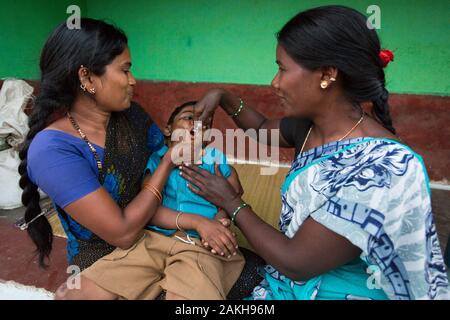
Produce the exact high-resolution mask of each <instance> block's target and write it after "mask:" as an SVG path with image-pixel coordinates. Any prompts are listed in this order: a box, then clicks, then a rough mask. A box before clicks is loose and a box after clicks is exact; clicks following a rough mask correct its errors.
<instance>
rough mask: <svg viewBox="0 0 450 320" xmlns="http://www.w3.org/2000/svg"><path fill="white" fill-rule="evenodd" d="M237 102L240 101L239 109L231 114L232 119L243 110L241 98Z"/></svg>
mask: <svg viewBox="0 0 450 320" xmlns="http://www.w3.org/2000/svg"><path fill="white" fill-rule="evenodd" d="M239 101H240V103H239V108H238V109H237V111H236V112H235V113H233V114H232V115H231V117H232V118H236V117H237V116H238V115H239V114H240V113H241V111H242V110H243V109H244V101H243V100H242V99H241V98H239Z"/></svg>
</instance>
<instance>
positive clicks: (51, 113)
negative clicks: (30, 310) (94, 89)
mask: <svg viewBox="0 0 450 320" xmlns="http://www.w3.org/2000/svg"><path fill="white" fill-rule="evenodd" d="M127 43H128V40H127V37H126V36H125V34H124V33H123V32H122V31H121V30H119V29H118V28H116V27H114V26H112V25H110V24H108V23H106V22H103V21H100V20H95V19H89V18H81V28H80V29H69V28H67V26H66V23H65V22H64V23H62V24H60V25H59V26H58V27H57V28H56V29H55V30H54V31H53V32H52V33H51V34H50V36H49V38H48V39H47V41H46V43H45V45H44V47H43V49H42V53H41V58H40V71H41V78H40V89H39V94H38V95H37V97H36V99H35V100H34V102H33V108H32V111H31V114H30V117H29V120H28V126H29V128H30V130H29V132H28V135H27V137H26V140H25V142H24V144H23V146H22V149H21V151H20V153H19V156H20V159H21V160H22V161H21V163H20V165H19V173H20V175H21V178H20V182H19V184H20V187H21V188H22V189H23V193H22V203H23V204H24V206H25V207H26V210H25V222H29V221H31V219H33V218H34V217H36V216H37V215H38V214H39V213H41V207H40V205H39V198H40V197H39V192H38V187H37V186H36V184H34V183H33V182H32V181H31V180H30V179H29V177H28V173H27V153H28V149H29V147H30V144H31V142H32V140H33V138H34V137H35V136H36V134H37V133H39V132H40V131H41V130H43V129H44V128H45V127H46V126H48V125H49V124H50V123H51V121H54V120H56V119H57V117H58V116H62V115H64V114H65V112H66V111H67V110H68V109H69V108H70V106H71V105H72V104H73V103H74V101H75V98H76V96H77V95H78V94H79V93H80V92H81V89H80V80H79V77H78V70H79V68H80V66H81V65H83V66H84V67H86V68H88V69H89V70H90V71H91V72H92V73H93V74H96V75H102V74H103V73H104V72H105V67H106V66H107V65H108V64H110V63H111V62H112V60H113V59H114V58H115V57H116V56H118V55H120V54H121V53H122V52H123V51H124V50H125V48H126V46H127ZM27 231H28V234H29V235H30V237H31V239H32V240H33V242H34V243H35V245H36V247H37V252H38V254H39V265H40V266H41V267H46V264H45V259H46V258H48V257H49V255H50V252H51V250H52V241H53V234H52V228H51V226H50V224H49V222H48V221H47V219H46V218H45V217H44V216H41V217H39V218H38V219H36V220H35V221H33V223H31V224H29V225H28V228H27Z"/></svg>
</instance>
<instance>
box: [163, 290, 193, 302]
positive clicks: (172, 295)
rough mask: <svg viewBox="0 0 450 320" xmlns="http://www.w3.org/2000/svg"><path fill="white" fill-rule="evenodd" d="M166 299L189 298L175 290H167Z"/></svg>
mask: <svg viewBox="0 0 450 320" xmlns="http://www.w3.org/2000/svg"><path fill="white" fill-rule="evenodd" d="M166 300H188V299H187V298H185V297H182V296H180V295H178V294H175V293H173V292H170V291H166Z"/></svg>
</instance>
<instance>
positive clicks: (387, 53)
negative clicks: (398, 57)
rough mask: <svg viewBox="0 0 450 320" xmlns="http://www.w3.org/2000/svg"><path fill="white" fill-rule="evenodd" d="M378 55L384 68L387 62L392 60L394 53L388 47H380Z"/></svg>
mask: <svg viewBox="0 0 450 320" xmlns="http://www.w3.org/2000/svg"><path fill="white" fill-rule="evenodd" d="M379 57H380V60H381V63H382V64H383V68H386V66H387V65H388V63H389V62H391V61H394V53H393V52H392V51H391V50H388V49H381V51H380V55H379Z"/></svg>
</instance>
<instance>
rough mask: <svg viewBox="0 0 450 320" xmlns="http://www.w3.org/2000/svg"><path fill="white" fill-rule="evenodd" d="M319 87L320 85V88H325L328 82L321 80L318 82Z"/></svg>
mask: <svg viewBox="0 0 450 320" xmlns="http://www.w3.org/2000/svg"><path fill="white" fill-rule="evenodd" d="M320 87H321V88H322V89H326V88H327V87H328V82H326V81H325V80H323V81H322V82H321V83H320Z"/></svg>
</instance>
